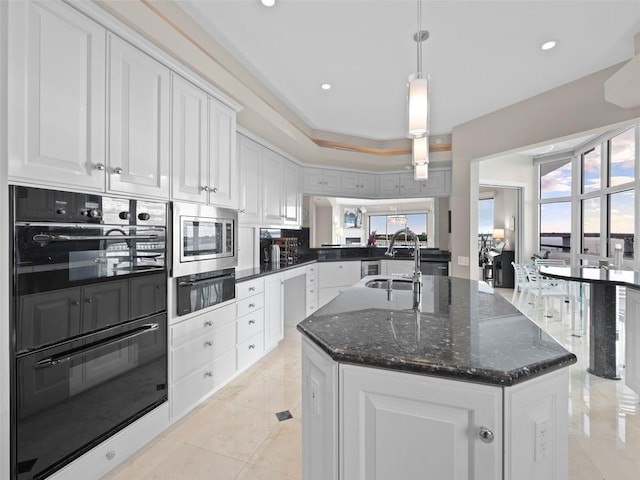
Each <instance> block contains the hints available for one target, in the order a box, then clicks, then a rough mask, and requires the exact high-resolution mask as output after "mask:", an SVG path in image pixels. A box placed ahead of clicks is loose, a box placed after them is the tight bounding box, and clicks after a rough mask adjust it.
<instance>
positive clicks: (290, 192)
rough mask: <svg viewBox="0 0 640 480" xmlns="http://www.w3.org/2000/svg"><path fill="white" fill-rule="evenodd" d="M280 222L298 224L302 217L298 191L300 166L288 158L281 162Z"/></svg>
mask: <svg viewBox="0 0 640 480" xmlns="http://www.w3.org/2000/svg"><path fill="white" fill-rule="evenodd" d="M282 179H283V185H282V189H283V190H282V213H283V215H284V216H283V217H282V223H283V224H284V225H300V223H301V217H302V193H301V192H300V167H299V166H298V165H296V164H295V163H293V162H290V161H289V160H286V159H285V160H284V161H283V162H282Z"/></svg>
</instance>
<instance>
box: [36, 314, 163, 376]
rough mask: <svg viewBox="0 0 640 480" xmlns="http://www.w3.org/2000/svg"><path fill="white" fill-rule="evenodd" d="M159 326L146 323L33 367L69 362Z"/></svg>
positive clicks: (46, 359) (44, 360) (42, 361)
mask: <svg viewBox="0 0 640 480" xmlns="http://www.w3.org/2000/svg"><path fill="white" fill-rule="evenodd" d="M158 328H160V325H158V324H157V323H148V324H146V325H143V326H141V327H140V328H137V329H135V330H134V331H133V332H131V333H125V334H121V335H118V336H117V337H115V338H109V339H107V340H104V341H102V342H98V343H93V344H91V345H88V346H86V347H84V348H81V349H79V350H71V351H68V352H63V353H59V354H57V355H53V356H51V357H49V358H45V359H42V360H40V361H39V362H36V364H35V365H34V366H33V368H35V369H39V368H48V367H54V366H56V365H59V364H61V363H65V362H69V361H71V360H73V359H74V358H77V357H80V356H82V355H85V354H87V353H89V352H91V351H92V350H97V349H98V348H102V347H106V346H109V345H113V344H114V343H119V342H123V341H125V340H130V339H132V338H134V337H137V336H138V335H144V334H145V333H150V332H153V331H155V330H157V329H158Z"/></svg>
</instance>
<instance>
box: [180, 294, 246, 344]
mask: <svg viewBox="0 0 640 480" xmlns="http://www.w3.org/2000/svg"><path fill="white" fill-rule="evenodd" d="M235 319H236V306H235V304H233V303H232V304H230V305H225V306H224V307H222V308H217V309H215V310H211V311H209V312H206V313H203V314H202V315H198V316H197V317H192V318H189V319H188V320H185V321H183V322H180V323H176V324H174V325H172V326H171V329H170V334H169V335H170V337H171V347H172V348H177V347H179V346H180V345H182V344H184V343H186V342H189V341H190V340H193V339H195V338H197V337H198V336H200V335H204V334H205V333H209V332H212V331H213V330H214V329H216V328H218V327H221V326H223V325H227V324H229V323H233V322H234V321H235Z"/></svg>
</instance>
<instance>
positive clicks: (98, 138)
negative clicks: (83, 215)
mask: <svg viewBox="0 0 640 480" xmlns="http://www.w3.org/2000/svg"><path fill="white" fill-rule="evenodd" d="M8 12H9V22H8V24H9V55H8V65H9V67H8V68H9V81H8V115H9V119H10V121H9V122H8V151H9V176H10V178H11V179H12V180H15V181H18V182H27V183H33V182H36V183H43V182H44V183H46V184H51V185H54V186H62V187H76V186H81V187H82V188H83V189H87V190H96V191H102V190H104V188H105V172H104V170H105V168H106V167H105V162H106V157H105V151H106V149H105V142H106V140H105V121H106V109H105V106H106V88H105V80H106V30H105V29H104V28H103V27H101V26H100V25H98V24H97V23H95V22H93V21H92V20H90V19H89V18H87V17H85V16H84V15H82V14H80V13H78V12H77V11H76V10H75V9H73V8H70V7H69V6H67V5H64V4H62V3H58V2H9V9H8Z"/></svg>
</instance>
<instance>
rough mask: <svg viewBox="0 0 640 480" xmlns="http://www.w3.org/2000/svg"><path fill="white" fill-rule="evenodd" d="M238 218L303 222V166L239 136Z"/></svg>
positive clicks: (291, 223)
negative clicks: (301, 189)
mask: <svg viewBox="0 0 640 480" xmlns="http://www.w3.org/2000/svg"><path fill="white" fill-rule="evenodd" d="M238 164H239V171H240V174H239V176H240V178H239V182H238V183H239V191H240V195H239V196H240V199H239V204H240V208H239V215H238V218H239V221H240V223H244V224H254V225H269V226H273V227H277V226H298V225H300V221H301V220H300V219H301V216H302V215H301V213H302V192H301V191H300V167H299V166H298V165H296V164H295V163H294V162H291V161H289V160H288V159H286V158H285V157H283V156H282V155H280V154H278V153H276V152H274V151H273V150H270V149H269V148H267V147H265V146H263V145H260V144H259V143H257V142H255V141H254V140H251V139H250V138H247V137H245V136H244V135H238Z"/></svg>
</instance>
